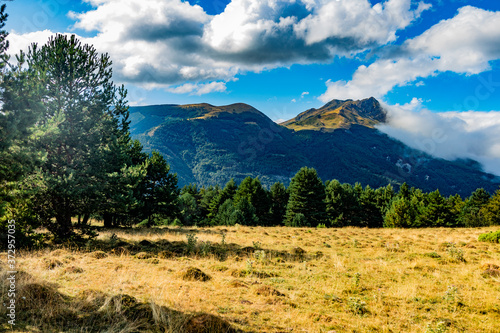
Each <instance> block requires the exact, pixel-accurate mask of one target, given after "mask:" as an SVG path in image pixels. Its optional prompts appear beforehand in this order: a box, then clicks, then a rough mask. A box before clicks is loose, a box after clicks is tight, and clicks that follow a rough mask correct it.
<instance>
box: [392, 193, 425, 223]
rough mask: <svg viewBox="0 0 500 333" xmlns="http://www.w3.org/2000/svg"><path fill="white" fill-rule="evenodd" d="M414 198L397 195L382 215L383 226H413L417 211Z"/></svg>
mask: <svg viewBox="0 0 500 333" xmlns="http://www.w3.org/2000/svg"><path fill="white" fill-rule="evenodd" d="M416 203H417V202H416V200H415V198H413V200H412V199H409V198H406V197H405V196H400V197H397V198H396V199H395V200H394V201H393V202H392V204H391V207H390V208H389V210H388V211H387V213H386V214H385V217H384V227H385V228H411V227H414V226H415V221H416V218H417V214H418V211H417V209H416V207H415V205H416Z"/></svg>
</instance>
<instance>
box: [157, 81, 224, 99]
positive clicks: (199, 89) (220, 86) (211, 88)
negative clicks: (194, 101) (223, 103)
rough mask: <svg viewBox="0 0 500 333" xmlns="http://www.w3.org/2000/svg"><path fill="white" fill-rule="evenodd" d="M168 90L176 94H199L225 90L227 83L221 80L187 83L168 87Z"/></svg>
mask: <svg viewBox="0 0 500 333" xmlns="http://www.w3.org/2000/svg"><path fill="white" fill-rule="evenodd" d="M167 90H168V91H169V92H172V93H175V94H191V95H198V96H199V95H204V94H208V93H211V92H224V91H226V83H225V82H221V81H214V82H210V83H198V84H193V83H185V84H183V85H180V86H178V87H173V88H167Z"/></svg>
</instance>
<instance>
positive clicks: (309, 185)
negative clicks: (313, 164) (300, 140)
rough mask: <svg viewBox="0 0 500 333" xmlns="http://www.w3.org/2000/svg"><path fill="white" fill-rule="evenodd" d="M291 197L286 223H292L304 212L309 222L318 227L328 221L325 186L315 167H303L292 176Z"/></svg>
mask: <svg viewBox="0 0 500 333" xmlns="http://www.w3.org/2000/svg"><path fill="white" fill-rule="evenodd" d="M289 193H290V199H289V200H288V204H287V209H286V224H287V225H291V224H292V223H293V220H294V217H295V215H297V214H299V213H300V214H303V215H304V217H305V219H306V220H307V223H308V224H309V225H310V226H312V227H316V226H317V225H318V224H319V223H325V221H326V206H325V186H324V185H323V182H322V181H321V179H320V178H319V177H318V173H317V172H316V170H314V169H313V168H308V167H303V168H302V169H300V170H299V171H298V172H297V174H296V175H295V176H294V177H293V178H292V180H291V182H290V187H289Z"/></svg>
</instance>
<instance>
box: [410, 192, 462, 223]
mask: <svg viewBox="0 0 500 333" xmlns="http://www.w3.org/2000/svg"><path fill="white" fill-rule="evenodd" d="M417 220H418V225H419V226H421V227H447V226H452V225H453V223H454V221H453V216H452V213H451V210H450V207H449V205H448V204H447V202H446V200H445V198H443V197H442V196H441V193H439V190H436V191H434V192H431V193H429V194H427V195H425V199H424V202H423V205H422V206H421V209H420V212H419V215H418V218H417Z"/></svg>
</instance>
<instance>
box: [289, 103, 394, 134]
mask: <svg viewBox="0 0 500 333" xmlns="http://www.w3.org/2000/svg"><path fill="white" fill-rule="evenodd" d="M386 118H387V114H386V112H385V111H384V109H383V108H382V106H381V105H380V103H379V102H378V101H377V100H376V99H375V98H373V97H370V98H366V99H363V100H358V101H354V100H352V99H347V100H337V99H334V100H332V101H330V102H328V103H326V104H325V105H323V106H322V107H321V108H319V109H315V108H313V109H309V110H306V111H304V112H302V113H300V114H298V115H297V116H296V117H295V118H292V119H290V120H287V121H285V122H283V123H281V124H280V125H283V126H286V127H287V128H290V129H293V130H296V131H300V130H323V131H325V130H326V131H332V130H336V129H338V128H345V129H348V128H350V127H351V126H352V125H362V126H366V127H370V128H373V127H374V126H375V125H377V124H379V123H384V122H385V121H386Z"/></svg>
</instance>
